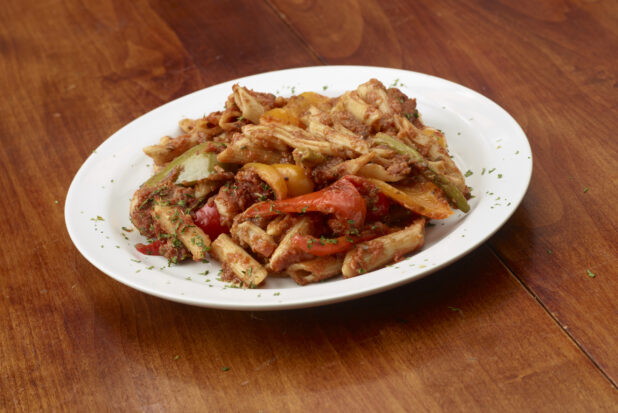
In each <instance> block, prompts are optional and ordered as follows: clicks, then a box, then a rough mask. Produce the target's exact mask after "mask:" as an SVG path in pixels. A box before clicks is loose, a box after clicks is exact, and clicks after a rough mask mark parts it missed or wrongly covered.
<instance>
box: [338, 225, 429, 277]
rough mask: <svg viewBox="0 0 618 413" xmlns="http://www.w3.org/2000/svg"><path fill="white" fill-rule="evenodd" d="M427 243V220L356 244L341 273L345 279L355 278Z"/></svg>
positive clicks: (349, 252) (346, 257) (348, 254)
mask: <svg viewBox="0 0 618 413" xmlns="http://www.w3.org/2000/svg"><path fill="white" fill-rule="evenodd" d="M424 243H425V218H419V219H417V220H415V221H414V222H413V223H412V225H410V226H408V227H406V228H404V229H402V230H400V231H397V232H393V233H391V234H388V235H384V236H381V237H378V238H374V239H372V240H370V241H366V242H361V243H359V244H356V246H355V247H354V248H352V249H351V250H350V251H348V252H347V254H346V255H345V258H344V260H343V267H342V268H341V272H342V273H343V277H344V278H350V277H355V276H357V275H360V274H364V273H366V272H368V271H372V270H374V269H376V268H379V267H382V266H383V265H385V264H387V263H389V262H391V261H397V260H399V259H401V257H403V256H404V255H405V254H408V253H410V252H412V251H414V250H417V249H419V248H420V247H422V246H423V244H424Z"/></svg>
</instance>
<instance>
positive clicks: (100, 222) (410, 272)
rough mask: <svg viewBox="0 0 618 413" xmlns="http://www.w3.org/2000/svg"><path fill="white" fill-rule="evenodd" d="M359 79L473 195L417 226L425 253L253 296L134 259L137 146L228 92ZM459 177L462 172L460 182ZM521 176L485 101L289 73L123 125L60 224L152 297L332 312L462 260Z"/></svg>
mask: <svg viewBox="0 0 618 413" xmlns="http://www.w3.org/2000/svg"><path fill="white" fill-rule="evenodd" d="M370 78H377V79H379V80H380V81H381V82H383V83H384V84H385V85H386V86H387V87H388V86H397V87H399V88H400V89H401V90H402V91H403V92H404V93H406V94H407V95H408V96H410V97H414V98H416V99H417V104H418V109H419V112H420V113H421V114H422V116H423V120H424V122H425V124H427V125H429V126H432V127H435V128H438V129H441V130H442V131H444V132H445V133H446V137H447V141H448V143H449V149H450V152H451V154H452V156H453V157H454V159H455V161H456V162H457V164H458V166H459V167H460V169H461V170H462V172H464V173H466V172H467V171H470V172H468V175H469V176H468V177H467V182H468V185H469V186H471V187H472V188H473V190H472V193H473V195H474V196H475V197H474V198H473V199H472V200H471V201H470V206H471V208H472V209H471V211H470V212H469V213H468V214H463V213H461V212H460V211H457V212H456V213H455V214H453V216H451V218H449V219H448V220H445V221H434V223H435V226H433V227H429V228H428V229H427V237H426V243H425V247H424V248H423V249H422V250H421V251H419V252H418V253H416V254H414V255H412V256H411V257H409V258H407V259H405V260H403V261H401V262H398V263H396V264H395V265H392V266H389V267H386V268H383V269H381V270H378V271H374V272H371V273H367V274H364V275H361V276H358V277H355V278H351V279H347V280H344V279H342V278H341V277H339V278H335V279H332V280H328V281H325V282H322V283H318V284H313V285H308V286H304V287H300V286H298V285H296V284H295V283H294V282H293V281H291V280H289V279H279V278H269V279H268V280H267V282H266V285H265V286H264V287H262V288H260V289H238V288H230V287H228V285H227V284H226V283H224V282H221V281H217V278H218V272H219V269H220V266H219V265H218V264H217V263H214V262H211V263H209V264H202V263H193V262H187V263H182V264H180V265H175V266H171V267H168V265H167V260H166V259H164V258H162V257H155V256H145V255H142V254H140V253H138V252H137V251H136V250H135V248H134V244H136V243H137V242H144V240H143V238H142V237H141V236H140V235H139V234H138V233H137V231H132V232H128V231H125V230H124V229H123V227H124V228H128V229H129V228H132V225H131V222H130V221H129V216H128V211H129V200H130V198H131V196H132V194H133V192H134V191H135V190H136V189H137V188H138V187H139V185H140V184H141V183H142V182H144V181H145V180H146V179H147V178H148V177H149V176H150V175H151V173H152V165H151V161H150V158H148V157H146V156H145V155H144V154H143V152H142V148H143V147H144V146H147V145H151V144H153V143H155V142H157V141H158V139H159V138H160V137H162V136H164V135H171V136H176V135H178V134H179V132H180V131H179V129H178V126H177V124H178V121H179V120H180V119H182V118H187V117H188V118H196V117H200V116H202V115H204V114H207V113H210V112H212V111H215V110H220V109H221V108H222V107H223V104H224V102H225V99H226V98H227V96H228V95H229V94H230V93H231V87H232V85H233V84H234V83H240V84H241V85H244V86H247V87H249V88H252V89H254V90H257V91H263V92H271V93H275V94H281V95H284V96H289V95H291V94H298V93H301V92H303V91H317V92H319V93H323V94H326V95H330V96H337V95H340V94H342V93H343V92H344V91H346V90H350V89H355V88H356V87H357V86H358V85H359V84H361V83H364V82H366V81H367V80H369V79H370ZM470 173H471V175H470ZM531 173H532V154H531V151H530V145H529V143H528V141H527V139H526V136H525V134H524V132H523V131H522V129H521V128H520V127H519V125H518V124H517V122H515V120H514V119H513V118H512V117H511V116H510V115H509V114H508V113H507V112H506V111H504V110H503V109H502V108H501V107H499V106H498V105H497V104H495V103H494V102H492V101H491V100H489V99H487V98H486V97H484V96H482V95H480V94H478V93H476V92H474V91H472V90H470V89H468V88H465V87H463V86H460V85H458V84H455V83H452V82H449V81H447V80H444V79H440V78H436V77H433V76H429V75H425V74H421V73H416V72H409V71H405V70H398V69H388V68H379V67H366V66H324V67H307V68H299V69H289V70H282V71H277V72H270V73H263V74H259V75H255V76H249V77H245V78H241V79H236V80H232V81H229V82H226V83H222V84H219V85H216V86H212V87H209V88H206V89H203V90H200V91H198V92H195V93H192V94H189V95H187V96H184V97H182V98H180V99H177V100H175V101H173V102H170V103H167V104H165V105H163V106H161V107H159V108H157V109H155V110H153V111H151V112H149V113H147V114H145V115H143V116H141V117H140V118H138V119H136V120H134V121H133V122H131V123H129V124H128V125H126V126H125V127H123V128H122V129H120V130H119V131H118V132H116V133H114V134H113V135H112V136H111V137H110V138H109V139H107V140H106V141H105V142H103V144H101V146H99V147H98V148H97V149H96V151H94V152H93V153H92V154H91V155H90V157H88V159H87V160H86V162H84V164H83V165H82V167H81V168H80V170H79V171H78V172H77V174H76V175H75V178H74V179H73V182H72V183H71V187H70V188H69V191H68V194H67V199H66V204H65V219H66V224H67V228H68V231H69V235H70V236H71V239H72V240H73V242H74V244H75V246H76V247H77V249H78V250H79V251H80V252H81V253H82V254H83V255H84V257H86V259H88V260H89V261H90V262H91V263H92V264H93V265H95V266H96V267H97V268H99V269H100V270H101V271H103V272H104V273H106V274H108V275H109V276H111V277H113V278H114V279H116V280H118V281H120V282H121V283H124V284H126V285H128V286H130V287H133V288H135V289H137V290H140V291H143V292H145V293H148V294H152V295H155V296H158V297H161V298H166V299H169V300H173V301H178V302H181V303H186V304H193V305H199V306H204V307H213V308H225V309H239V310H273V309H286V308H299V307H310V306H315V305H321V304H327V303H334V302H338V301H344V300H349V299H352V298H356V297H361V296H365V295H368V294H373V293H377V292H380V291H384V290H387V289H390V288H393V287H396V286H399V285H402V284H405V283H408V282H410V281H413V280H417V279H419V278H421V277H423V276H425V275H428V274H430V273H432V272H434V271H436V270H438V269H440V268H442V267H444V266H446V265H448V264H449V263H451V262H453V261H455V260H457V259H458V258H460V257H462V256H463V255H464V254H466V253H468V252H470V251H471V250H473V249H474V248H476V247H477V246H478V245H479V244H481V243H482V242H483V241H485V240H486V239H487V238H489V237H490V236H491V235H492V234H493V233H495V232H496V231H497V230H498V228H500V226H502V225H503V224H504V222H505V221H506V220H507V219H508V218H509V217H510V216H511V215H512V214H513V212H514V211H515V208H517V206H518V205H519V203H520V202H521V200H522V198H523V196H524V194H525V192H526V189H527V188H528V183H529V182H530V176H531Z"/></svg>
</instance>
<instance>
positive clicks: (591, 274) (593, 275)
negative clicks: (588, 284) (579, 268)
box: [586, 270, 597, 278]
mask: <svg viewBox="0 0 618 413" xmlns="http://www.w3.org/2000/svg"><path fill="white" fill-rule="evenodd" d="M586 272H587V273H588V277H590V278H594V277H596V276H597V275H596V274H595V273H593V272H592V271H590V270H586Z"/></svg>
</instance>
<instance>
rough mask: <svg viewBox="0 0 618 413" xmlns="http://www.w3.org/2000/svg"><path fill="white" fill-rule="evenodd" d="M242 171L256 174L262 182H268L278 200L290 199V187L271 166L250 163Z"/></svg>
mask: <svg viewBox="0 0 618 413" xmlns="http://www.w3.org/2000/svg"><path fill="white" fill-rule="evenodd" d="M242 169H245V170H251V171H253V172H255V173H256V174H257V175H258V176H259V177H260V179H261V180H262V181H264V182H266V183H267V184H268V186H270V188H271V189H272V190H273V193H274V194H275V198H276V199H278V200H281V199H285V198H287V197H288V186H287V185H286V183H285V180H284V179H283V177H282V176H281V174H280V173H279V172H277V170H276V169H275V168H273V167H272V166H271V165H266V164H264V163H257V162H250V163H248V164H245V165H244V166H243V167H242Z"/></svg>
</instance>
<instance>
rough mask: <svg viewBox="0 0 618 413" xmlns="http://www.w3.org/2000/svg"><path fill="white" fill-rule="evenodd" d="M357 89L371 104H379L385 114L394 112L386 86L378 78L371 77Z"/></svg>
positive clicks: (359, 94)
mask: <svg viewBox="0 0 618 413" xmlns="http://www.w3.org/2000/svg"><path fill="white" fill-rule="evenodd" d="M356 91H357V92H358V96H360V97H361V99H363V100H364V101H365V102H367V103H369V104H371V105H374V106H377V107H378V109H380V111H381V112H382V113H383V114H390V115H392V114H393V110H392V109H391V107H390V105H389V102H388V96H387V95H386V88H385V87H384V85H383V84H382V83H380V82H379V81H378V80H376V79H371V80H370V81H368V82H366V83H363V84H362V85H360V86H359V87H358V88H356Z"/></svg>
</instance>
